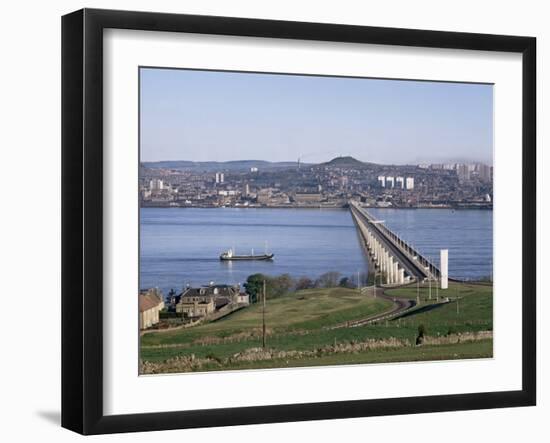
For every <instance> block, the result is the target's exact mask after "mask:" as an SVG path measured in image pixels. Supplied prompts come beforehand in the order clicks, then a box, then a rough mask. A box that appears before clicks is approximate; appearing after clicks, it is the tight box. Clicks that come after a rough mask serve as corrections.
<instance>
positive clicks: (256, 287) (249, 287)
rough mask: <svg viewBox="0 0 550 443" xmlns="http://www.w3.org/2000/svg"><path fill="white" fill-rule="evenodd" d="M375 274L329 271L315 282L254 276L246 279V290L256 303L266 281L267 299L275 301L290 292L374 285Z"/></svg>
mask: <svg viewBox="0 0 550 443" xmlns="http://www.w3.org/2000/svg"><path fill="white" fill-rule="evenodd" d="M373 280H374V276H373V274H368V273H358V274H354V275H350V276H342V275H341V274H340V273H339V272H335V271H329V272H325V273H324V274H321V275H320V276H319V277H318V278H316V279H315V280H313V279H311V278H309V277H297V278H294V277H292V276H291V275H290V274H281V275H278V276H271V275H266V274H252V275H250V276H249V277H248V278H247V279H246V283H245V284H244V288H245V290H246V292H247V293H248V294H249V295H250V301H251V302H252V303H255V302H257V301H259V300H260V297H261V295H262V291H263V285H264V281H265V290H266V291H265V292H266V298H267V299H270V298H271V299H273V298H277V297H280V296H282V295H285V294H287V293H289V292H294V291H300V290H303V289H314V288H335V287H344V288H357V287H358V286H359V285H360V286H368V285H372V283H373Z"/></svg>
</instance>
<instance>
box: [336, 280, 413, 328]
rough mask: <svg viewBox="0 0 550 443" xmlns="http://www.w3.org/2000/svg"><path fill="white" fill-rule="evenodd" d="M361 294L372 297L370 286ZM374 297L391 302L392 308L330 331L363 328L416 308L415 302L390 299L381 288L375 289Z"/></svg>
mask: <svg viewBox="0 0 550 443" xmlns="http://www.w3.org/2000/svg"><path fill="white" fill-rule="evenodd" d="M361 292H362V293H364V294H365V296H367V297H374V294H373V290H372V286H371V287H368V288H363V289H362V291H361ZM376 297H377V298H382V299H384V300H388V301H391V302H392V303H393V305H392V307H391V308H390V309H388V310H387V311H384V312H381V313H379V314H375V315H371V316H369V317H366V318H362V319H359V320H353V321H347V322H345V323H340V324H339V325H336V326H333V327H331V328H330V329H338V328H355V327H357V326H364V325H367V324H369V323H373V322H376V321H380V320H385V319H390V318H392V317H395V316H396V315H399V314H402V313H404V312H405V311H407V310H408V309H410V308H413V307H414V306H416V301H414V300H409V299H406V298H397V297H391V296H389V295H386V294H384V289H383V288H376Z"/></svg>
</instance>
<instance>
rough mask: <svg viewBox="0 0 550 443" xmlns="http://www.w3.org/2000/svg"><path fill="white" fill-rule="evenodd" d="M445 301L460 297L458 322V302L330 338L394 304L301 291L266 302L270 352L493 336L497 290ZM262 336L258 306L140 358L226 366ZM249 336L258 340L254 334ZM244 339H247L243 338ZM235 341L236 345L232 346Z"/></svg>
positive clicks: (171, 338) (468, 351) (405, 293)
mask: <svg viewBox="0 0 550 443" xmlns="http://www.w3.org/2000/svg"><path fill="white" fill-rule="evenodd" d="M387 293H388V294H389V295H392V296H395V297H407V298H415V299H416V285H412V286H410V287H407V288H400V289H393V290H388V291H387ZM440 296H442V297H449V298H451V299H455V297H457V296H458V297H460V301H459V303H460V304H459V307H460V312H459V313H458V314H457V309H456V302H454V301H453V302H451V303H448V304H445V305H442V306H440V307H437V308H435V309H432V310H430V311H426V312H421V313H417V314H415V315H410V316H406V317H403V318H401V319H397V320H393V321H384V322H381V323H380V324H375V325H368V326H364V327H358V328H342V329H333V330H328V329H326V328H324V327H326V326H329V325H334V324H338V323H341V322H344V321H346V320H352V319H357V318H364V317H367V316H370V315H372V314H374V313H377V312H381V311H385V310H387V309H388V308H389V307H390V304H389V302H387V301H384V300H382V299H380V298H378V299H372V298H371V297H365V296H359V295H358V294H357V293H356V291H353V290H349V289H342V288H334V289H328V290H327V289H315V290H307V291H299V292H297V293H295V294H290V295H288V296H285V297H281V298H279V299H275V300H271V301H268V307H267V314H266V319H267V327H268V329H269V331H270V335H269V336H268V340H267V345H268V347H270V348H272V349H277V350H311V349H316V348H318V347H321V346H326V345H331V344H333V343H335V342H337V343H343V342H350V341H353V340H357V341H362V340H365V339H369V338H389V337H397V338H405V339H408V340H410V341H411V342H414V340H415V337H416V334H417V330H418V325H419V324H421V323H422V324H424V326H425V327H426V328H427V334H428V335H434V336H435V335H445V334H447V333H449V332H465V331H479V330H491V329H492V288H491V287H490V286H482V285H474V284H468V285H462V284H461V285H458V284H454V283H451V286H450V289H448V290H446V291H440ZM427 297H428V289H427V288H421V296H420V299H421V303H420V306H419V307H418V308H419V309H422V308H423V307H425V306H427V305H430V304H431V303H432V301H433V300H432V301H430V300H425V299H427ZM419 312H420V311H419ZM260 328H261V306H260V305H259V304H258V305H254V306H251V307H249V308H246V309H244V310H242V311H239V312H237V313H235V314H232V315H231V316H229V317H227V318H226V319H223V320H220V321H218V322H214V323H210V324H205V325H201V326H197V327H194V328H190V329H186V330H178V331H172V332H163V333H153V334H147V335H145V336H143V337H142V343H141V344H142V348H141V358H142V359H144V360H149V361H162V360H166V359H168V358H173V357H176V356H180V355H190V354H194V355H196V356H197V357H206V356H215V357H217V358H227V357H230V356H231V355H233V354H235V353H237V352H241V351H243V350H245V349H247V348H250V347H256V346H260V341H261V337H260V336H259V332H260ZM251 331H252V334H250V332H251ZM238 334H241V335H242V334H246V335H244V336H239V335H238ZM205 337H206V338H209V337H212V338H214V339H217V340H218V341H220V339H221V338H223V337H226V342H222V343H208V340H205V341H206V343H204V342H203V343H200V342H198V340H199V339H204V338H205ZM232 338H234V340H231V339H232ZM488 343H489V344H490V345H489V344H485V345H478V346H476V345H475V344H471V345H466V344H461V345H449V346H435V347H431V348H433V349H432V350H430V351H426V350H427V349H428V347H423V348H422V350H417V349H415V348H410V349H406V350H392V351H380V352H369V353H362V354H359V355H360V356H362V357H358V354H349V355H345V354H344V355H336V356H331V357H323V358H322V359H314V360H315V361H309V360H305V359H304V360H300V361H299V362H298V363H296V362H290V363H285V364H281V366H287V365H289V366H295V365H296V364H298V365H300V366H307V365H309V364H311V365H319V364H337V363H358V362H380V361H405V360H418V359H420V360H425V359H441V358H445V359H447V358H472V357H480V356H490V355H492V340H490V341H488ZM437 349H439V351H437ZM438 352H439V353H438ZM367 354H368V355H367ZM308 362H309V363H308ZM277 364H278V363H277V362H273V361H272V362H261V363H259V362H256V363H248V364H246V365H244V364H243V365H244V366H243V367H273V366H277ZM239 367H241V366H239ZM212 369H216V368H212Z"/></svg>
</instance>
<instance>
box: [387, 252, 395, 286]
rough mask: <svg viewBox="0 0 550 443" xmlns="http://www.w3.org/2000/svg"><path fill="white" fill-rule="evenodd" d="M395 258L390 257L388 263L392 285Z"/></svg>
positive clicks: (389, 281) (389, 279)
mask: <svg viewBox="0 0 550 443" xmlns="http://www.w3.org/2000/svg"><path fill="white" fill-rule="evenodd" d="M393 265H394V263H393V257H392V256H390V259H389V263H388V283H390V284H392V283H393V282H394V276H393Z"/></svg>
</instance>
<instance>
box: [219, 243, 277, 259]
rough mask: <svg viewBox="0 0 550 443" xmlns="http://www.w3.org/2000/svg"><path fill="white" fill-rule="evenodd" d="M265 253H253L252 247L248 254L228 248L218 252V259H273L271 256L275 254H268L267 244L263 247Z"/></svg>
mask: <svg viewBox="0 0 550 443" xmlns="http://www.w3.org/2000/svg"><path fill="white" fill-rule="evenodd" d="M265 249H266V250H265V254H259V255H254V249H252V251H251V253H250V255H238V254H236V253H235V251H234V249H233V248H232V249H229V250H227V251H225V252H222V253H221V254H220V260H222V261H233V260H235V261H238V260H272V259H273V256H274V255H275V254H273V253H271V254H269V253H268V252H267V244H266V248H265Z"/></svg>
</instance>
